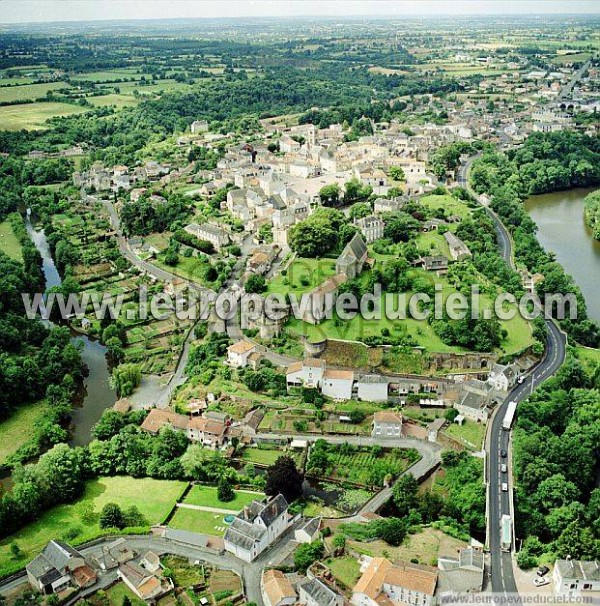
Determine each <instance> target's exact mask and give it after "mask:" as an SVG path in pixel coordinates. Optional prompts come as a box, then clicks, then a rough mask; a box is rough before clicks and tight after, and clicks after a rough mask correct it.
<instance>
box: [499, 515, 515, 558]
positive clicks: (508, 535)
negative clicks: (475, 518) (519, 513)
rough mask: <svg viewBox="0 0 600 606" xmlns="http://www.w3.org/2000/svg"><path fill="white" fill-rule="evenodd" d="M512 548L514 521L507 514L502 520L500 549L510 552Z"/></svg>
mask: <svg viewBox="0 0 600 606" xmlns="http://www.w3.org/2000/svg"><path fill="white" fill-rule="evenodd" d="M511 547H512V520H511V517H510V516H509V515H507V514H504V515H503V516H502V517H501V518H500V549H501V550H502V551H505V552H508V551H510V550H511Z"/></svg>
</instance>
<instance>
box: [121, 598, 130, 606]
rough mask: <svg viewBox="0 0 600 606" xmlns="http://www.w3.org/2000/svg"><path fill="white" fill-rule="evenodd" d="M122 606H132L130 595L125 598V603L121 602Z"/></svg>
mask: <svg viewBox="0 0 600 606" xmlns="http://www.w3.org/2000/svg"><path fill="white" fill-rule="evenodd" d="M121 606H131V600H130V599H129V596H128V595H125V596H123V601H122V602H121Z"/></svg>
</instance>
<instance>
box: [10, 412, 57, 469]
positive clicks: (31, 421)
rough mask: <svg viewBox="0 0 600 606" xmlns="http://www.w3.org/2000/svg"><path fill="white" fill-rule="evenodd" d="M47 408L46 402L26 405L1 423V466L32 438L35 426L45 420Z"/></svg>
mask: <svg viewBox="0 0 600 606" xmlns="http://www.w3.org/2000/svg"><path fill="white" fill-rule="evenodd" d="M47 408H48V405H47V404H46V402H45V401H42V402H34V403H32V404H24V405H23V406H20V407H19V408H17V410H16V411H15V412H14V413H13V414H11V415H10V417H8V419H7V420H6V421H2V422H1V423H0V465H1V464H3V463H4V461H5V460H6V458H7V457H8V456H10V455H11V454H14V453H15V452H16V451H17V449H18V448H19V447H20V446H22V445H23V444H25V442H27V441H28V440H29V439H30V438H31V435H32V428H33V426H34V425H35V423H36V422H37V421H39V420H40V419H41V418H43V416H44V414H45V413H46V410H47Z"/></svg>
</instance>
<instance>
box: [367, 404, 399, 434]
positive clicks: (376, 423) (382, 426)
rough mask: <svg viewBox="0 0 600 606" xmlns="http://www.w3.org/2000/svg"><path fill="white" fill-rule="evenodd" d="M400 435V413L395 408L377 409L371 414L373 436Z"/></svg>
mask: <svg viewBox="0 0 600 606" xmlns="http://www.w3.org/2000/svg"><path fill="white" fill-rule="evenodd" d="M401 435H402V413H401V412H397V411H395V410H379V411H377V412H376V413H375V414H374V415H373V429H372V431H371V436H372V437H374V438H399V437H400V436H401Z"/></svg>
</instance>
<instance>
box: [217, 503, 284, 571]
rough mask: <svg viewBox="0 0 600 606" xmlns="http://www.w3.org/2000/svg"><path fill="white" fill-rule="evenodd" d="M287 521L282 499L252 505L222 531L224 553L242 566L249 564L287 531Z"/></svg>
mask: <svg viewBox="0 0 600 606" xmlns="http://www.w3.org/2000/svg"><path fill="white" fill-rule="evenodd" d="M291 520H292V518H291V517H290V515H289V514H288V504H287V501H286V500H285V498H284V497H283V495H281V494H279V495H277V496H275V497H271V498H270V499H265V500H264V501H253V502H252V503H251V504H250V505H247V506H246V507H244V509H242V511H241V512H240V513H239V514H238V515H237V517H236V518H235V519H234V520H233V522H232V523H231V525H230V526H229V527H228V528H227V530H226V531H225V537H224V542H225V550H226V551H229V552H230V553H232V554H233V555H234V556H236V557H237V558H240V560H244V562H252V561H253V560H254V559H256V557H257V556H258V555H259V554H260V553H262V552H263V551H264V550H265V549H267V548H268V547H269V546H270V545H271V544H272V543H273V542H274V541H275V540H276V539H277V537H279V536H280V535H281V534H282V533H283V532H285V531H286V530H287V529H288V527H289V525H290V521H291Z"/></svg>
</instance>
